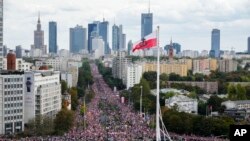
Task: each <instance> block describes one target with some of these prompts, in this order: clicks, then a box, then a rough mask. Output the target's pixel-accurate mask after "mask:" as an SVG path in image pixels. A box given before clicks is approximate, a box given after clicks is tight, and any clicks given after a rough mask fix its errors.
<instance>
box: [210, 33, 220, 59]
mask: <svg viewBox="0 0 250 141" xmlns="http://www.w3.org/2000/svg"><path fill="white" fill-rule="evenodd" d="M210 56H211V57H215V58H219V57H220V30H219V29H213V30H212V36H211V51H210Z"/></svg>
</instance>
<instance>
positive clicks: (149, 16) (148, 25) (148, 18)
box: [141, 5, 153, 38]
mask: <svg viewBox="0 0 250 141" xmlns="http://www.w3.org/2000/svg"><path fill="white" fill-rule="evenodd" d="M152 29H153V13H150V5H149V8H148V13H142V14H141V38H144V37H145V36H147V35H148V34H150V33H152V31H153V30H152Z"/></svg>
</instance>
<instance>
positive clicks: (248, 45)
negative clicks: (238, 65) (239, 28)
mask: <svg viewBox="0 0 250 141" xmlns="http://www.w3.org/2000/svg"><path fill="white" fill-rule="evenodd" d="M247 53H248V54H250V37H248V39H247Z"/></svg>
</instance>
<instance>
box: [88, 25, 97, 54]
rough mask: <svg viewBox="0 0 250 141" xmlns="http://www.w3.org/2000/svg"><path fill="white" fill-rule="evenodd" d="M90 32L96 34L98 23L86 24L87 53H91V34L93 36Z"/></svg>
mask: <svg viewBox="0 0 250 141" xmlns="http://www.w3.org/2000/svg"><path fill="white" fill-rule="evenodd" d="M92 32H96V33H98V23H97V22H94V23H90V24H88V51H89V53H91V52H92V37H91V34H92V35H93V33H92Z"/></svg>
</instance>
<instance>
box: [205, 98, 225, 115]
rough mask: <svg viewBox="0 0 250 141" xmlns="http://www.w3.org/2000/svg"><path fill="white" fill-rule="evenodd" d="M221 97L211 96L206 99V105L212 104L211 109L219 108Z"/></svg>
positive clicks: (217, 109) (216, 109)
mask: <svg viewBox="0 0 250 141" xmlns="http://www.w3.org/2000/svg"><path fill="white" fill-rule="evenodd" d="M222 101H223V100H222V99H221V98H219V97H218V96H216V95H215V96H211V97H210V98H209V99H208V101H207V105H208V106H212V108H213V109H212V110H213V111H219V110H220V108H221V103H222Z"/></svg>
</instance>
